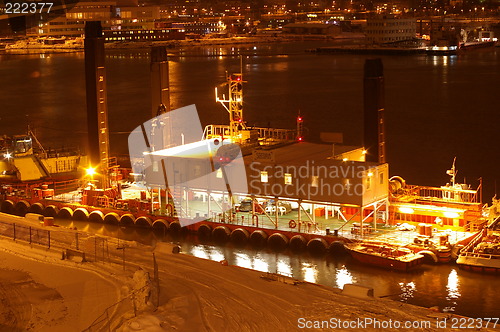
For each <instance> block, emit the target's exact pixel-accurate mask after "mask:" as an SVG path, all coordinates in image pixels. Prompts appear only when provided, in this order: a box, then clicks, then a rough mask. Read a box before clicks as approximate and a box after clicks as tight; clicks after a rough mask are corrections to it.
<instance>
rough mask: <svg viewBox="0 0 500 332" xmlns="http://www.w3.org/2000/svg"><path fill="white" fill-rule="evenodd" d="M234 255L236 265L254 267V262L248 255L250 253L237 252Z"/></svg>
mask: <svg viewBox="0 0 500 332" xmlns="http://www.w3.org/2000/svg"><path fill="white" fill-rule="evenodd" d="M234 256H235V262H236V265H238V266H240V267H244V268H247V269H251V268H252V263H251V262H250V257H248V255H246V254H242V253H235V254H234Z"/></svg>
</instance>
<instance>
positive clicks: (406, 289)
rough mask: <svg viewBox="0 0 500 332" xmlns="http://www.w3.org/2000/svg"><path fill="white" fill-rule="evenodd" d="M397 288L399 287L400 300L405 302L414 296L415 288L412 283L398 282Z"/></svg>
mask: <svg viewBox="0 0 500 332" xmlns="http://www.w3.org/2000/svg"><path fill="white" fill-rule="evenodd" d="M399 287H401V294H400V295H399V297H400V298H401V300H403V301H407V300H408V299H411V298H413V297H414V296H415V291H416V290H417V287H416V286H415V283H414V282H413V281H412V282H408V283H404V282H400V283H399Z"/></svg>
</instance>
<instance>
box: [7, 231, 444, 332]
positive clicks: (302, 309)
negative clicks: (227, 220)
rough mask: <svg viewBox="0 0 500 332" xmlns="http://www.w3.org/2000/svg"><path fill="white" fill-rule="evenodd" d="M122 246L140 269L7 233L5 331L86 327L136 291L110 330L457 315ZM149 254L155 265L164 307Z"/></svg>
mask: <svg viewBox="0 0 500 332" xmlns="http://www.w3.org/2000/svg"><path fill="white" fill-rule="evenodd" d="M52 229H53V231H54V232H57V231H58V229H59V228H52ZM61 231H63V229H61ZM121 243H122V244H121V245H122V246H123V247H126V260H127V261H128V262H129V263H132V262H133V263H134V266H135V267H134V269H130V268H127V270H126V271H123V267H122V266H121V265H120V264H118V262H119V261H117V260H115V261H114V262H115V263H110V262H107V263H103V262H101V263H97V264H96V263H93V262H86V263H76V262H73V261H66V260H65V261H62V260H61V254H60V251H54V250H47V249H45V248H41V247H36V246H33V247H30V246H29V245H28V244H22V243H16V242H14V241H12V240H7V239H1V240H0V264H1V265H0V299H1V301H0V331H24V330H30V331H81V330H83V329H84V328H86V327H87V326H89V325H90V324H91V323H92V322H93V321H94V320H95V319H96V318H97V317H99V316H101V315H102V314H103V313H104V310H105V309H106V308H107V307H109V306H110V305H111V304H113V303H116V302H117V301H118V300H120V299H122V298H125V297H127V296H129V295H130V294H132V293H133V294H134V295H133V297H132V298H133V299H134V301H133V302H132V301H129V302H123V305H122V306H121V307H119V308H117V309H118V310H117V311H113V312H111V313H110V316H111V317H112V318H113V322H112V324H111V327H110V329H111V330H112V331H118V332H130V331H146V332H148V331H154V332H156V331H187V332H191V331H259V332H260V331H273V332H275V331H300V330H304V328H305V330H316V331H319V330H329V329H328V328H331V330H333V328H332V327H333V325H332V324H334V323H337V324H340V322H348V323H350V324H354V325H351V327H349V328H336V329H337V330H342V331H346V330H359V329H360V328H363V327H364V329H365V330H368V331H370V330H373V331H374V330H377V331H378V330H386V331H399V330H401V327H400V326H399V327H397V326H395V325H394V323H393V325H391V326H388V327H387V326H386V328H377V327H376V326H374V325H366V323H365V325H359V324H363V322H366V319H371V320H372V322H375V321H378V322H386V324H387V322H389V321H392V322H396V321H397V322H399V324H407V323H406V322H410V323H411V324H419V322H420V324H429V325H426V326H425V329H424V330H426V331H438V330H440V331H444V330H450V329H449V328H447V329H443V328H438V326H437V325H436V318H437V317H438V318H440V319H441V321H443V320H444V319H445V318H447V319H448V322H450V319H451V318H452V316H451V315H450V314H442V313H438V312H435V311H433V310H431V309H428V308H420V307H416V306H412V305H408V304H404V303H401V302H395V301H391V300H388V299H378V298H370V297H364V298H359V297H352V296H347V295H345V294H342V291H341V290H339V289H332V288H328V287H324V286H320V285H315V284H310V283H305V282H298V283H294V282H293V280H291V279H289V278H279V279H281V280H273V278H268V276H267V275H266V274H264V273H262V272H258V271H253V270H248V269H244V268H239V267H234V266H226V265H225V264H221V263H219V262H214V261H209V260H204V259H200V258H196V257H192V256H188V255H183V254H182V253H181V254H174V253H172V248H173V245H171V244H166V243H157V244H156V246H155V247H154V248H153V247H150V246H142V245H140V244H137V243H135V242H128V243H127V242H123V241H122V242H121ZM113 252H118V250H113ZM153 253H154V254H155V257H156V261H157V263H158V272H159V274H158V275H159V284H160V293H159V307H158V308H157V307H156V304H157V303H158V302H157V300H156V298H155V295H156V294H157V293H156V292H155V286H154V285H155V283H154V282H153V281H152V276H153V264H152V257H153ZM117 255H119V254H117ZM117 257H119V256H117ZM128 266H129V267H130V266H131V265H130V264H129V265H128ZM137 267H141V268H142V269H143V270H139V271H138V270H137ZM283 281H284V282H283ZM131 303H134V304H135V305H134V306H132V305H131ZM113 308H115V307H113ZM134 309H135V310H134ZM101 317H102V316H101ZM352 322H355V323H352ZM356 322H357V323H356ZM318 324H323V325H318ZM315 326H322V327H323V329H314V328H313V327H315ZM306 327H311V329H308V328H306ZM327 327H328V328H327ZM448 327H449V326H448ZM105 330H108V329H107V327H106V329H105ZM407 330H409V331H410V330H422V329H416V328H412V329H407Z"/></svg>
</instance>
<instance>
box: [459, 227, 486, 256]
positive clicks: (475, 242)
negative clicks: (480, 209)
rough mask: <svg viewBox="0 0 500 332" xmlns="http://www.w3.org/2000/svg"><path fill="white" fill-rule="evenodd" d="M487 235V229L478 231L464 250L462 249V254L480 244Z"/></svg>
mask: <svg viewBox="0 0 500 332" xmlns="http://www.w3.org/2000/svg"><path fill="white" fill-rule="evenodd" d="M487 233H488V230H487V229H483V230H482V231H480V232H479V233H477V235H476V236H475V237H474V238H473V239H472V241H470V242H469V243H468V244H467V245H466V246H465V247H464V248H463V250H462V251H463V252H469V251H470V250H471V249H472V248H474V247H475V246H476V245H478V244H479V242H481V240H482V239H483V237H484V236H486V235H487Z"/></svg>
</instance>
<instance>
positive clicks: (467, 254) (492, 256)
mask: <svg viewBox="0 0 500 332" xmlns="http://www.w3.org/2000/svg"><path fill="white" fill-rule="evenodd" d="M460 255H461V256H465V257H473V258H487V259H500V255H498V254H485V253H479V252H470V251H466V252H462V253H460Z"/></svg>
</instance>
